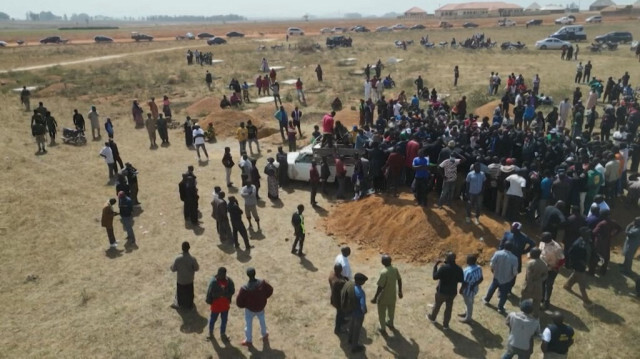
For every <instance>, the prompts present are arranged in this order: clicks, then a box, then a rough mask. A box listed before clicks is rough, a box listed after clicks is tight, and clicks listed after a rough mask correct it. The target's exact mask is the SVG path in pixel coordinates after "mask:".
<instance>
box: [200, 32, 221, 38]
mask: <svg viewBox="0 0 640 359" xmlns="http://www.w3.org/2000/svg"><path fill="white" fill-rule="evenodd" d="M196 36H197V37H198V39H210V38H212V37H216V35H214V34H210V33H208V32H201V33H199V34H198V35H196Z"/></svg>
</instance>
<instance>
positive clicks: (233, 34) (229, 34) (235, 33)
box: [227, 31, 244, 37]
mask: <svg viewBox="0 0 640 359" xmlns="http://www.w3.org/2000/svg"><path fill="white" fill-rule="evenodd" d="M227 37H244V34H243V33H241V32H238V31H231V32H227Z"/></svg>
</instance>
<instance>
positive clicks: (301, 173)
mask: <svg viewBox="0 0 640 359" xmlns="http://www.w3.org/2000/svg"><path fill="white" fill-rule="evenodd" d="M313 146H314V145H308V146H306V147H304V148H302V149H301V150H300V151H298V152H289V153H287V163H288V165H289V166H288V168H287V172H288V174H289V178H290V179H292V180H295V181H303V182H308V181H309V170H311V161H312V160H313V150H312V148H313ZM315 146H320V145H319V144H316V145H315ZM317 166H318V171H320V161H318V164H317ZM353 167H354V166H353V161H349V159H345V168H346V170H347V178H351V176H352V175H353ZM329 173H330V175H329V178H328V179H327V181H328V182H335V180H336V166H335V161H334V160H333V158H329Z"/></svg>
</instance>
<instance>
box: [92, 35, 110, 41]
mask: <svg viewBox="0 0 640 359" xmlns="http://www.w3.org/2000/svg"><path fill="white" fill-rule="evenodd" d="M93 41H95V42H113V39H112V38H110V37H108V36H102V35H98V36H96V37H94V38H93Z"/></svg>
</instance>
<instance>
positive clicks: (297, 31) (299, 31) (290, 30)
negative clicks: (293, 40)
mask: <svg viewBox="0 0 640 359" xmlns="http://www.w3.org/2000/svg"><path fill="white" fill-rule="evenodd" d="M287 34H288V35H289V36H293V35H300V36H302V35H304V31H302V29H301V28H299V27H290V28H288V29H287Z"/></svg>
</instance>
